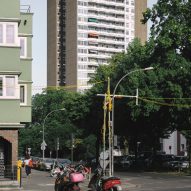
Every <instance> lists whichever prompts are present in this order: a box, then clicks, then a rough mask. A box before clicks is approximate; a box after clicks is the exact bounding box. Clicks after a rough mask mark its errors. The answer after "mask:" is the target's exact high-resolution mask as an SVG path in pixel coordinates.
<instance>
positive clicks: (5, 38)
mask: <svg viewBox="0 0 191 191" xmlns="http://www.w3.org/2000/svg"><path fill="white" fill-rule="evenodd" d="M17 36H18V26H17V23H10V22H9V23H8V22H7V23H6V22H1V23H0V44H1V45H18V38H17Z"/></svg>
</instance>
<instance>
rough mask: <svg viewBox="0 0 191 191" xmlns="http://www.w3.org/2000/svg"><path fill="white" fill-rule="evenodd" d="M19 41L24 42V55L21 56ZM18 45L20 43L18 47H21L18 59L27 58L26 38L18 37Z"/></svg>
mask: <svg viewBox="0 0 191 191" xmlns="http://www.w3.org/2000/svg"><path fill="white" fill-rule="evenodd" d="M21 40H23V41H24V47H23V48H24V54H23V55H21V50H22V47H21ZM19 43H20V47H21V50H20V58H26V57H27V38H26V37H20V38H19Z"/></svg>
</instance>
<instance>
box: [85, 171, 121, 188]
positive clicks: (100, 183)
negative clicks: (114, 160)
mask: <svg viewBox="0 0 191 191" xmlns="http://www.w3.org/2000/svg"><path fill="white" fill-rule="evenodd" d="M88 188H89V190H91V191H122V187H121V180H120V178H118V177H114V176H112V177H107V176H103V169H102V168H101V167H98V168H97V169H96V170H95V172H94V175H93V176H92V178H91V179H90V182H89V184H88Z"/></svg>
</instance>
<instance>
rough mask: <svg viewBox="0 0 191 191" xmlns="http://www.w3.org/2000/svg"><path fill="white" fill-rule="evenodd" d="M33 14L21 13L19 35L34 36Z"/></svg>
mask: <svg viewBox="0 0 191 191" xmlns="http://www.w3.org/2000/svg"><path fill="white" fill-rule="evenodd" d="M32 16H33V14H32V13H21V16H20V19H21V22H20V24H19V33H25V34H32Z"/></svg>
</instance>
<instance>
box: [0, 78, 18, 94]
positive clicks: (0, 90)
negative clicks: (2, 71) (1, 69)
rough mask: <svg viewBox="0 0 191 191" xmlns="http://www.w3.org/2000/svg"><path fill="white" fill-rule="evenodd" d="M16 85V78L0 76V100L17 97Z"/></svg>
mask: <svg viewBox="0 0 191 191" xmlns="http://www.w3.org/2000/svg"><path fill="white" fill-rule="evenodd" d="M17 84H18V77H17V76H12V75H10V76H0V98H16V97H18V96H17V95H18V93H17Z"/></svg>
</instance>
